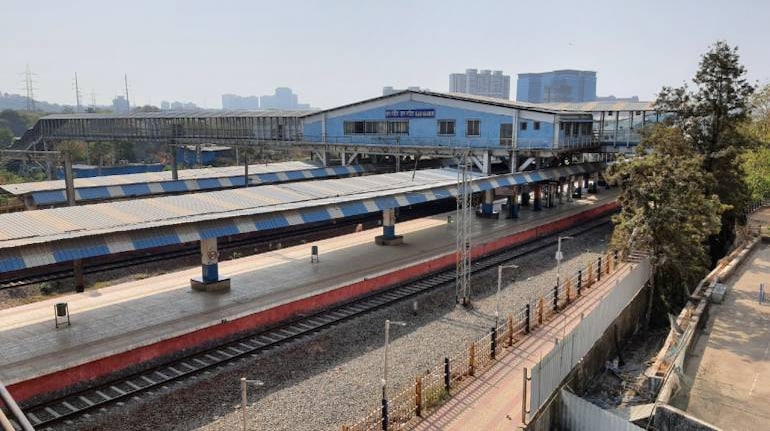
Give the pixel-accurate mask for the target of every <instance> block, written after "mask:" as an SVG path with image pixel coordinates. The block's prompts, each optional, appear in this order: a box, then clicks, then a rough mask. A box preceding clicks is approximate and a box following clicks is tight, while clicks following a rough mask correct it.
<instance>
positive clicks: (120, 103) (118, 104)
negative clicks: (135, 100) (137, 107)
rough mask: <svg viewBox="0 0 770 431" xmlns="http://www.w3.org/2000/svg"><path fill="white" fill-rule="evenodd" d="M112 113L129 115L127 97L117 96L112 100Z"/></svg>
mask: <svg viewBox="0 0 770 431" xmlns="http://www.w3.org/2000/svg"><path fill="white" fill-rule="evenodd" d="M112 111H113V112H115V113H116V114H127V113H128V100H126V98H125V96H117V97H115V98H114V99H112Z"/></svg>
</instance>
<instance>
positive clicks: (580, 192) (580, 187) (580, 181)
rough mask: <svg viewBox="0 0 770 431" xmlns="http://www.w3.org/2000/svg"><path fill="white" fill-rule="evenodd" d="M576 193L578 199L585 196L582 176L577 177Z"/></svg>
mask: <svg viewBox="0 0 770 431" xmlns="http://www.w3.org/2000/svg"><path fill="white" fill-rule="evenodd" d="M575 193H576V194H577V198H578V199H580V198H582V197H583V179H582V178H580V177H578V178H577V186H576V187H575Z"/></svg>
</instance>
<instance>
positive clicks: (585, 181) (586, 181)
mask: <svg viewBox="0 0 770 431" xmlns="http://www.w3.org/2000/svg"><path fill="white" fill-rule="evenodd" d="M589 175H590V174H583V188H584V189H587V188H588V176H589Z"/></svg>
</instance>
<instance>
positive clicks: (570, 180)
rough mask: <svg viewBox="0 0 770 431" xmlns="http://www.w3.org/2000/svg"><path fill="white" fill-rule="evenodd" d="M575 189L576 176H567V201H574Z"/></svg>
mask: <svg viewBox="0 0 770 431" xmlns="http://www.w3.org/2000/svg"><path fill="white" fill-rule="evenodd" d="M574 191H575V178H574V177H573V176H571V175H570V176H569V177H567V202H572V193H573V192H574Z"/></svg>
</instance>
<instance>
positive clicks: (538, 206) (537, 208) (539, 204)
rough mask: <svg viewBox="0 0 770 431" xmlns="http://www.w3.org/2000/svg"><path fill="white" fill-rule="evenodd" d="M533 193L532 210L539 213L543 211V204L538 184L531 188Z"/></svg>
mask: <svg viewBox="0 0 770 431" xmlns="http://www.w3.org/2000/svg"><path fill="white" fill-rule="evenodd" d="M532 188H533V193H534V195H535V202H534V204H533V206H532V209H533V210H535V211H540V210H542V209H543V203H542V196H541V195H542V191H541V190H540V184H535V185H534V186H533V187H532Z"/></svg>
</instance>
